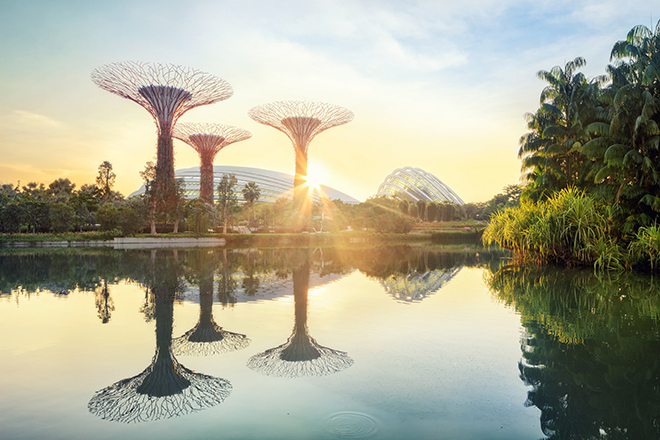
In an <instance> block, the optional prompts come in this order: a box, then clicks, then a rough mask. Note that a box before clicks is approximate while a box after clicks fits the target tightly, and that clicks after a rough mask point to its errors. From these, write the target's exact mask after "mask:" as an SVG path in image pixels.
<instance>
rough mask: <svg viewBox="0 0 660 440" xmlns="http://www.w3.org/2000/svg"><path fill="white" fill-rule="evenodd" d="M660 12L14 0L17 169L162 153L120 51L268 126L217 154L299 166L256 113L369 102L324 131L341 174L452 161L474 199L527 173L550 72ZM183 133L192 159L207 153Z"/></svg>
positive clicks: (0, 14)
mask: <svg viewBox="0 0 660 440" xmlns="http://www.w3.org/2000/svg"><path fill="white" fill-rule="evenodd" d="M658 18H660V4H658V3H657V2H655V1H649V0H633V1H629V2H626V7H625V8H622V7H621V3H620V2H618V1H614V0H604V1H549V0H547V1H546V0H541V1H523V0H503V1H492V0H473V1H469V2H465V1H438V0H436V1H389V0H386V1H375V0H363V1H354V0H353V1H349V0H326V1H319V0H307V1H302V0H300V1H277V2H275V1H266V0H252V1H250V0H247V1H240V2H239V1H201V0H191V1H187V2H175V1H169V0H163V1H155V0H154V1H140V0H127V1H124V0H117V1H112V2H87V1H57V2H55V1H45V0H43V1H42V0H30V1H11V0H0V96H1V97H2V98H0V130H1V132H2V136H0V157H1V158H2V159H0V183H12V184H16V183H17V182H18V181H20V183H21V185H24V184H26V183H28V182H30V181H37V182H42V183H45V184H46V185H47V184H48V183H50V182H52V181H53V180H55V179H56V178H59V177H66V178H69V179H71V180H72V181H73V182H75V183H76V184H77V185H78V187H79V186H80V185H82V184H84V183H93V181H94V178H95V175H96V172H97V167H98V165H99V164H100V163H101V162H103V161H105V160H108V161H110V162H111V163H112V164H113V166H114V169H115V172H116V173H117V176H118V177H117V181H116V189H117V190H119V191H121V192H122V193H123V194H124V195H128V194H130V193H131V192H133V191H134V190H136V189H137V188H138V187H139V186H140V184H141V180H140V176H139V174H138V173H139V171H140V170H142V169H143V168H144V164H145V163H146V162H147V161H149V160H154V158H155V151H156V126H155V124H154V122H153V120H152V119H151V116H150V115H149V114H148V113H147V112H146V111H145V110H144V109H143V108H141V107H140V106H138V105H137V104H135V103H133V102H131V101H129V100H126V99H123V98H120V97H118V96H116V95H113V94H111V93H108V92H106V91H104V90H101V89H100V88H98V87H96V86H95V85H94V84H93V83H92V82H91V80H90V74H91V72H92V70H93V69H94V68H96V67H99V66H101V65H103V64H108V63H112V62H120V61H129V60H130V61H150V62H160V63H171V64H177V65H183V66H188V67H191V68H194V69H198V70H201V71H204V72H208V73H211V74H213V75H216V76H218V77H220V78H222V79H224V80H226V81H228V82H229V83H230V84H231V85H232V87H233V89H234V96H233V97H232V98H230V99H228V100H226V101H223V102H220V103H216V104H212V105H208V106H204V107H198V108H195V109H192V110H190V111H189V112H188V113H186V114H185V115H184V116H183V117H182V118H181V120H180V121H181V122H211V123H220V124H228V125H235V126H238V127H241V128H243V129H246V130H248V131H250V132H251V133H252V138H251V139H249V140H247V141H243V142H240V143H236V144H233V145H230V146H229V147H227V148H226V149H225V150H223V151H221V152H220V153H219V154H218V156H217V157H216V160H215V164H216V165H236V166H251V167H258V168H267V169H272V170H276V171H281V172H286V173H290V174H293V161H294V157H293V149H292V147H291V143H290V141H289V140H288V139H287V138H286V136H285V135H283V134H282V133H280V132H278V131H276V130H274V129H272V128H270V127H267V126H263V125H260V124H258V123H256V122H255V121H253V120H251V119H250V118H249V117H248V116H247V112H248V110H249V109H250V108H252V107H254V106H256V105H260V104H264V103H268V102H271V101H279V100H307V101H322V102H330V103H333V104H336V105H340V106H343V107H346V108H348V109H350V110H351V111H353V113H354V114H355V119H354V120H353V121H352V122H350V123H349V124H347V125H343V126H340V127H335V128H332V129H329V130H328V131H326V132H324V133H322V134H320V135H319V136H318V137H317V138H316V139H315V140H314V141H313V143H312V145H311V147H310V151H309V159H310V161H312V162H317V163H320V164H322V165H323V166H324V167H325V168H326V169H327V170H328V173H329V175H328V179H327V184H328V185H329V186H331V187H334V188H336V189H338V190H340V191H343V192H345V193H347V194H349V195H351V196H353V197H356V198H358V199H360V200H364V199H365V198H367V197H369V196H371V195H373V194H374V193H375V192H376V191H377V189H378V186H379V184H380V183H381V182H382V181H383V179H384V178H385V177H386V176H387V175H388V174H389V173H391V172H392V171H394V170H395V169H396V168H400V167H404V166H412V167H418V168H422V169H424V170H426V171H428V172H430V173H432V174H434V175H436V176H437V177H438V178H439V179H440V180H442V181H443V182H444V183H445V184H447V185H448V186H450V187H451V188H452V189H453V190H454V191H455V192H456V193H457V194H458V195H459V196H460V197H461V198H462V199H463V200H465V201H466V202H471V201H473V202H476V201H484V200H488V199H490V198H491V197H492V196H493V195H495V194H496V193H498V192H500V191H501V190H502V188H503V187H504V186H506V185H508V184H514V183H518V179H519V175H520V162H519V160H518V158H517V151H518V139H519V138H520V136H521V135H522V134H523V133H524V132H525V131H526V127H525V122H524V118H523V116H524V114H525V113H526V112H531V111H535V110H536V109H537V108H538V105H539V102H538V99H539V98H538V97H539V94H540V92H541V90H542V88H543V87H544V84H543V82H542V81H540V80H539V79H537V78H536V72H537V71H539V70H549V69H551V68H552V67H553V66H555V65H564V64H565V63H566V62H567V61H570V60H572V59H573V58H575V57H577V56H582V57H584V58H586V60H587V62H588V64H587V66H586V68H584V69H583V71H584V72H585V74H586V75H587V76H589V77H593V76H596V75H600V74H603V73H604V72H605V67H606V66H607V64H608V63H609V53H610V51H611V49H612V46H613V44H614V43H615V42H616V41H617V40H620V39H624V38H625V36H626V34H627V32H628V31H629V30H630V28H632V27H633V26H635V25H638V24H645V25H647V26H650V25H651V22H652V21H653V20H657V19H658ZM198 164H199V159H198V156H197V153H196V152H195V151H194V150H193V149H192V148H190V147H189V146H188V145H186V144H184V143H182V142H180V141H175V167H176V168H188V167H192V166H197V165H198Z"/></svg>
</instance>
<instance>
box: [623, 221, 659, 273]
mask: <svg viewBox="0 0 660 440" xmlns="http://www.w3.org/2000/svg"><path fill="white" fill-rule="evenodd" d="M628 249H629V251H630V255H631V257H632V258H633V259H634V260H635V261H637V262H646V263H648V264H650V266H651V270H654V269H658V268H659V267H660V226H659V225H658V224H657V223H655V224H653V225H651V226H645V227H641V228H639V230H638V231H637V234H636V235H635V238H634V240H633V241H631V242H630V245H629V246H628Z"/></svg>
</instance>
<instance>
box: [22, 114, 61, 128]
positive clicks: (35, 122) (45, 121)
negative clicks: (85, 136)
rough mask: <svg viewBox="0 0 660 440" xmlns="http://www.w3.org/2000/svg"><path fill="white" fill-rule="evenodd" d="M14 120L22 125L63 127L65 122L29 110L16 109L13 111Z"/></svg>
mask: <svg viewBox="0 0 660 440" xmlns="http://www.w3.org/2000/svg"><path fill="white" fill-rule="evenodd" d="M12 114H13V116H14V117H13V119H14V122H15V123H17V124H19V125H22V126H34V127H49V128H62V127H64V124H63V123H62V122H60V121H57V120H55V119H53V118H51V117H49V116H45V115H41V114H39V113H34V112H30V111H27V110H14V111H13V112H12Z"/></svg>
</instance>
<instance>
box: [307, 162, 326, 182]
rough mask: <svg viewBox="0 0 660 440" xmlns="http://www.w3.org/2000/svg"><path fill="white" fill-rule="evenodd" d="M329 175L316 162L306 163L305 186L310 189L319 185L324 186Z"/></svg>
mask: <svg viewBox="0 0 660 440" xmlns="http://www.w3.org/2000/svg"><path fill="white" fill-rule="evenodd" d="M329 176H330V173H329V172H328V170H327V169H326V168H325V167H324V166H323V165H321V164H319V163H316V162H308V163H307V185H309V187H310V188H318V187H319V186H321V184H323V185H325V184H326V182H327V180H328V177H329Z"/></svg>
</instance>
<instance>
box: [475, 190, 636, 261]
mask: <svg viewBox="0 0 660 440" xmlns="http://www.w3.org/2000/svg"><path fill="white" fill-rule="evenodd" d="M608 229H609V228H608V220H607V215H606V211H605V208H604V207H603V206H601V205H599V204H598V203H596V202H595V201H594V200H593V199H592V198H591V197H589V196H587V195H586V194H585V193H584V192H583V191H579V190H577V189H574V188H568V189H564V190H562V191H559V192H557V193H555V194H554V195H553V197H551V198H549V199H548V200H546V201H541V202H523V203H522V204H521V205H520V206H519V207H517V208H507V209H504V210H502V211H499V212H497V213H496V214H494V215H493V216H492V217H491V222H490V224H489V225H488V227H487V228H486V230H485V231H484V235H483V241H484V243H485V244H490V243H492V242H496V243H498V244H499V245H500V246H502V247H504V248H506V249H510V250H511V251H512V252H513V255H514V259H515V260H516V261H517V262H520V263H528V262H530V263H536V264H543V263H561V264H565V265H567V266H581V265H594V266H595V267H596V268H599V269H614V268H623V267H624V266H625V265H626V264H627V262H626V261H625V258H624V256H625V255H626V254H625V252H622V251H621V249H620V248H619V246H618V245H617V244H616V243H615V242H614V241H613V239H612V238H611V237H610V235H609V233H608Z"/></svg>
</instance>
